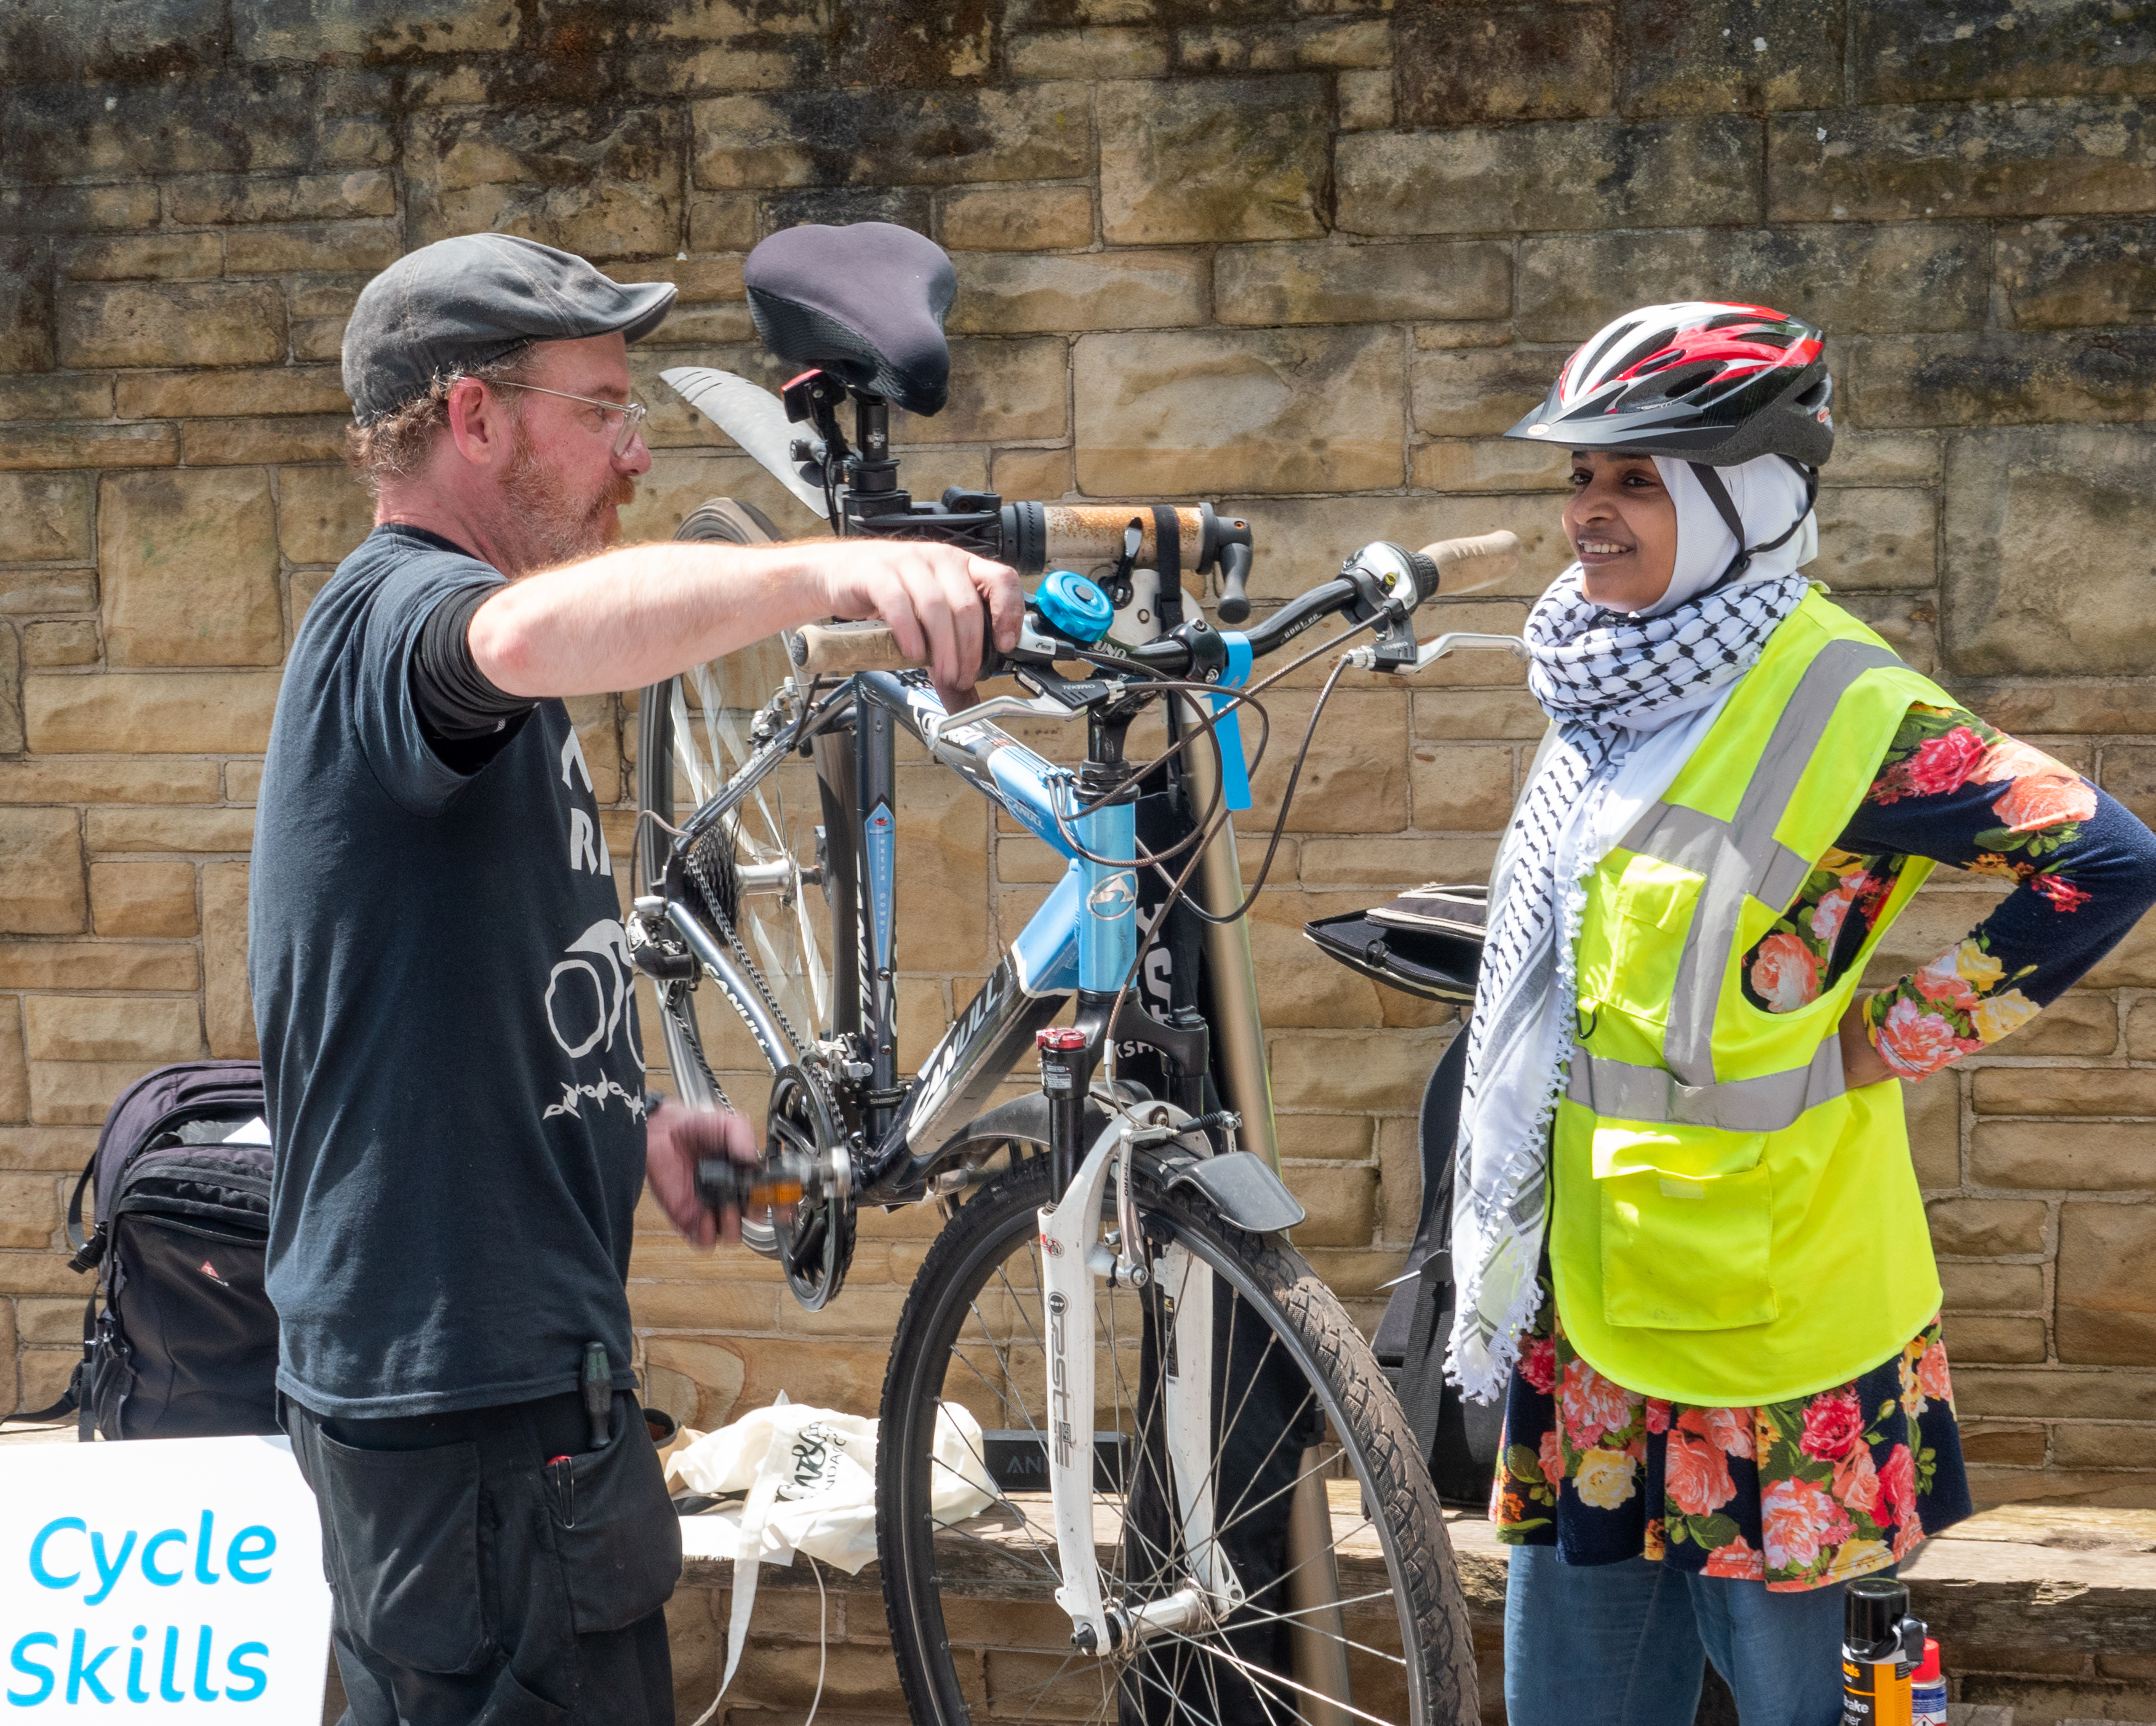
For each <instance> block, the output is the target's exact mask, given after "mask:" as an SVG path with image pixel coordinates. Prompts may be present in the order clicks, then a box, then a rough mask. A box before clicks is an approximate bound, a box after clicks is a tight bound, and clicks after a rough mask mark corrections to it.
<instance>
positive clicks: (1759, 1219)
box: [1594, 1126, 1776, 1330]
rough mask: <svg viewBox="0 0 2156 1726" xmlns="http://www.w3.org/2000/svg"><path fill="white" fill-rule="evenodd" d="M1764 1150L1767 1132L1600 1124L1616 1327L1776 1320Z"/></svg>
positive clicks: (1599, 1194)
mask: <svg viewBox="0 0 2156 1726" xmlns="http://www.w3.org/2000/svg"><path fill="white" fill-rule="evenodd" d="M1766 1147H1767V1139H1766V1135H1765V1134H1763V1133H1711V1132H1706V1131H1697V1132H1694V1131H1687V1130H1686V1129H1683V1128H1679V1129H1677V1130H1676V1132H1674V1133H1667V1134H1663V1133H1643V1132H1641V1131H1640V1130H1638V1129H1636V1128H1612V1127H1608V1126H1604V1127H1600V1128H1597V1129H1596V1131H1595V1134H1594V1185H1595V1193H1596V1198H1597V1200H1598V1202H1599V1205H1600V1206H1601V1224H1602V1230H1601V1232H1602V1316H1603V1318H1604V1321H1605V1322H1606V1323H1609V1324H1612V1325H1625V1326H1632V1327H1635V1328H1642V1329H1650V1330H1736V1329H1738V1328H1743V1327H1744V1326H1746V1325H1753V1324H1765V1323H1768V1322H1769V1321H1771V1320H1772V1319H1773V1318H1774V1316H1775V1312H1776V1303H1775V1300H1774V1285H1773V1283H1772V1282H1771V1281H1770V1279H1769V1277H1768V1269H1769V1257H1770V1250H1771V1247H1772V1246H1773V1242H1774V1178H1773V1176H1772V1175H1771V1174H1769V1173H1768V1170H1767V1169H1763V1168H1762V1167H1760V1158H1761V1156H1762V1154H1763V1153H1764V1152H1765V1150H1766Z"/></svg>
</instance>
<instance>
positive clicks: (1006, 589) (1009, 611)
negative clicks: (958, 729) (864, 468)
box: [818, 539, 1025, 712]
mask: <svg viewBox="0 0 2156 1726" xmlns="http://www.w3.org/2000/svg"><path fill="white" fill-rule="evenodd" d="M818 550H819V554H820V556H821V557H822V558H823V560H824V562H823V567H822V568H821V571H820V573H821V575H822V578H823V581H824V589H825V593H826V596H827V598H828V600H829V606H830V612H831V615H833V616H834V617H841V618H847V619H860V618H879V619H881V620H882V621H883V622H884V624H885V625H886V626H888V628H889V629H890V630H891V634H892V636H893V637H894V638H895V639H896V641H897V644H898V646H899V650H900V651H901V652H902V653H904V654H905V655H906V657H907V658H908V659H911V660H916V661H917V662H918V663H921V664H923V665H927V667H928V671H929V676H931V677H932V678H933V679H934V680H935V682H936V688H937V693H938V694H940V695H941V696H942V697H943V701H944V705H945V706H947V708H949V709H950V710H951V711H953V712H955V711H957V709H958V707H960V706H971V705H972V703H973V685H974V682H975V681H976V680H977V679H978V677H979V676H980V669H981V665H982V662H983V660H984V659H985V658H986V655H985V654H984V652H983V647H984V646H985V645H986V644H985V643H984V642H983V640H982V631H983V615H982V607H983V604H985V605H986V607H987V609H988V616H987V625H986V626H987V627H988V628H989V629H992V630H993V634H994V638H995V645H996V646H997V647H998V649H999V650H1004V651H1008V650H1009V649H1011V648H1013V647H1014V646H1016V645H1018V634H1019V620H1020V619H1021V618H1022V617H1023V615H1024V610H1025V594H1024V592H1023V590H1021V589H1020V588H1019V582H1018V575H1017V573H1016V572H1015V571H1014V570H1012V569H1010V568H1007V567H1006V566H1004V564H1001V563H995V562H990V561H989V560H988V558H986V557H974V556H973V554H972V553H971V552H963V551H960V550H959V549H957V547H953V546H942V545H934V544H930V543H927V542H917V541H912V540H890V539H864V540H853V541H840V542H838V543H836V544H833V545H828V546H822V547H819V548H818Z"/></svg>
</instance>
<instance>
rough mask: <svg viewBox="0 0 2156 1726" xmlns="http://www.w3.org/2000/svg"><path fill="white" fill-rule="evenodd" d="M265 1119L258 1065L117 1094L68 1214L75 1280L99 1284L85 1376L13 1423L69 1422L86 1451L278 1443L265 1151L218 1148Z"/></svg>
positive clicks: (170, 1073) (197, 1067)
mask: <svg viewBox="0 0 2156 1726" xmlns="http://www.w3.org/2000/svg"><path fill="white" fill-rule="evenodd" d="M262 1112H263V1097H262V1068H261V1065H260V1063H259V1062H257V1061H187V1062H184V1063H182V1065H180V1066H166V1067H160V1068H158V1069H157V1071H155V1072H152V1073H148V1074H146V1075H145V1076H143V1077H141V1078H140V1079H137V1080H136V1081H135V1082H134V1083H133V1084H132V1085H131V1086H128V1087H127V1089H126V1091H124V1092H121V1095H120V1099H119V1101H118V1102H115V1103H114V1104H113V1105H112V1110H111V1112H110V1114H108V1115H107V1116H106V1117H105V1130H104V1131H103V1132H102V1133H100V1134H99V1135H98V1139H97V1148H96V1150H95V1151H94V1152H93V1153H91V1155H90V1162H89V1163H88V1164H87V1165H85V1168H84V1169H83V1171H82V1178H81V1179H80V1180H78V1181H77V1182H76V1183H75V1187H74V1196H73V1197H72V1198H71V1199H69V1201H68V1220H67V1227H68V1244H69V1246H73V1247H74V1249H75V1254H74V1258H72V1259H71V1260H69V1269H70V1270H74V1271H92V1270H95V1271H98V1272H99V1273H100V1274H99V1287H98V1292H97V1293H96V1294H94V1295H92V1296H91V1297H90V1302H89V1304H88V1305H87V1306H85V1307H84V1309H83V1319H82V1361H81V1364H80V1365H78V1366H77V1367H76V1368H75V1369H74V1378H73V1379H70V1380H69V1384H68V1390H67V1395H64V1396H63V1397H62V1398H61V1399H60V1400H59V1401H58V1402H56V1403H54V1405H52V1406H51V1407H50V1408H44V1409H38V1410H34V1411H33V1412H31V1413H28V1414H21V1415H11V1416H9V1417H8V1418H10V1419H12V1420H55V1419H58V1418H59V1416H61V1415H67V1414H71V1413H73V1414H78V1415H79V1416H80V1423H81V1436H82V1437H83V1438H84V1439H85V1440H88V1439H89V1438H90V1437H91V1436H93V1435H94V1434H95V1435H101V1436H104V1437H105V1438H210V1437H217V1436H224V1435H228V1434H233V1433H255V1432H275V1431H277V1408H276V1402H277V1392H276V1375H277V1315H276V1313H275V1311H274V1310H272V1308H271V1307H270V1305H269V1297H267V1296H266V1295H264V1293H263V1291H262V1272H263V1259H264V1253H265V1251H266V1249H267V1246H268V1244H269V1171H270V1147H269V1146H268V1145H266V1144H228V1143H225V1142H224V1141H225V1139H226V1137H227V1135H228V1134H229V1133H232V1132H234V1130H235V1129H237V1128H240V1127H244V1125H246V1124H247V1122H249V1121H252V1120H254V1118H255V1117H258V1116H259V1115H260V1114H261V1113H262ZM92 1182H95V1184H96V1210H95V1215H96V1219H97V1226H96V1228H95V1230H93V1231H92V1232H91V1234H90V1237H89V1238H88V1239H87V1240H85V1239H84V1238H83V1232H82V1195H83V1192H84V1189H85V1188H88V1187H89V1186H90V1184H91V1183H92ZM100 1296H101V1297H102V1298H103V1301H104V1307H103V1310H102V1311H100V1309H99V1306H98V1302H99V1298H100Z"/></svg>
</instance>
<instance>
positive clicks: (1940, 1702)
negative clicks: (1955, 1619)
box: [1909, 1636, 1947, 1726]
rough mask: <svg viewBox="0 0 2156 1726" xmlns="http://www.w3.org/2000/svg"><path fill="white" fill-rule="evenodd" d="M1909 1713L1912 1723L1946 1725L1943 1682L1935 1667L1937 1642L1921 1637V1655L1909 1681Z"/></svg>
mask: <svg viewBox="0 0 2156 1726" xmlns="http://www.w3.org/2000/svg"><path fill="white" fill-rule="evenodd" d="M1909 1710H1910V1716H1911V1718H1912V1719H1913V1720H1914V1721H1915V1723H1916V1726H1947V1681H1946V1675H1945V1674H1944V1673H1943V1672H1941V1671H1940V1670H1939V1645H1938V1643H1937V1642H1935V1641H1933V1640H1932V1638H1931V1637H1929V1636H1927V1637H1925V1638H1924V1658H1923V1662H1922V1665H1920V1666H1918V1667H1917V1670H1916V1672H1914V1674H1912V1677H1911V1678H1910V1680H1909Z"/></svg>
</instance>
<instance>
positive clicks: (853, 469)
mask: <svg viewBox="0 0 2156 1726" xmlns="http://www.w3.org/2000/svg"><path fill="white" fill-rule="evenodd" d="M851 393H852V395H853V398H854V448H855V450H857V451H858V452H859V453H858V454H857V455H855V456H854V457H853V458H852V459H851V460H849V461H848V462H847V463H846V484H847V485H848V486H849V487H850V489H851V490H852V491H853V492H854V493H855V496H860V497H863V498H869V497H878V498H880V497H883V496H888V495H889V494H890V493H891V492H893V491H897V490H898V463H897V462H896V461H895V460H892V458H891V403H888V402H887V401H885V399H884V398H882V397H881V396H876V395H870V394H868V393H866V392H865V391H861V390H855V391H853V392H851ZM862 513H863V514H865V515H881V514H883V513H884V511H883V510H882V509H881V508H880V507H879V508H876V509H873V510H865V511H862Z"/></svg>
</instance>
